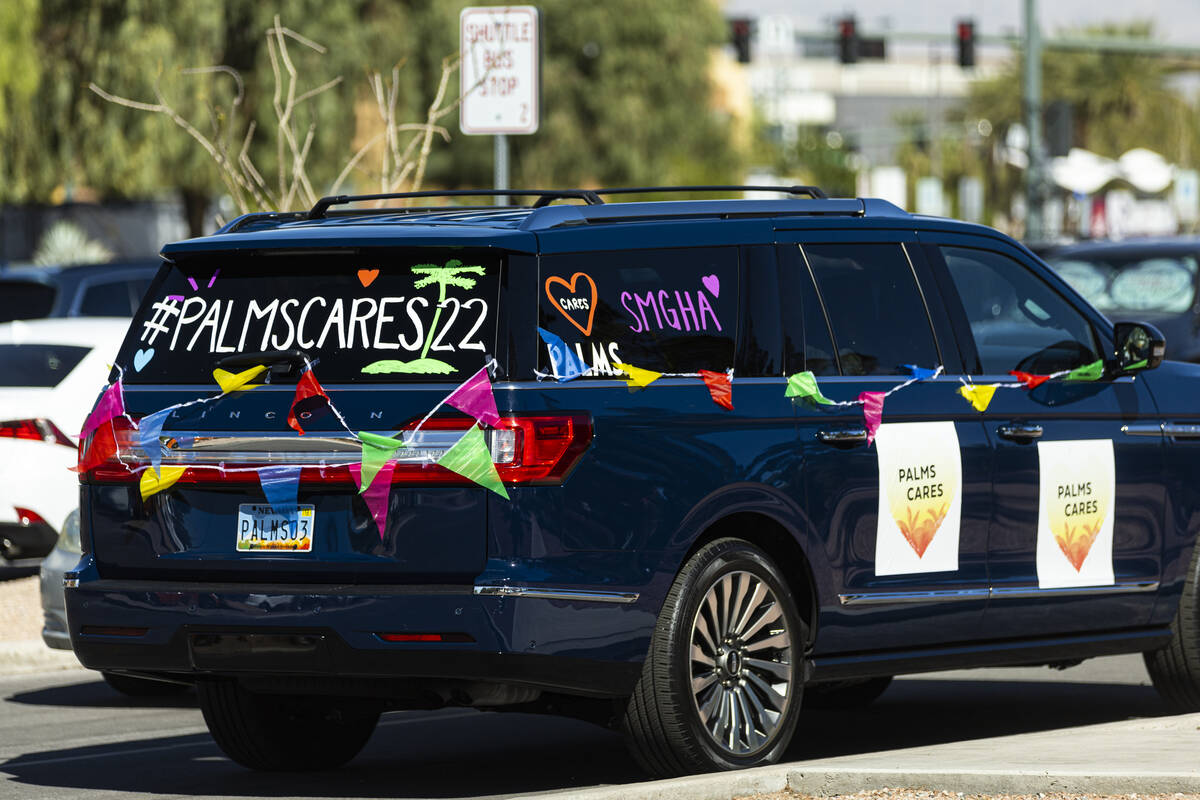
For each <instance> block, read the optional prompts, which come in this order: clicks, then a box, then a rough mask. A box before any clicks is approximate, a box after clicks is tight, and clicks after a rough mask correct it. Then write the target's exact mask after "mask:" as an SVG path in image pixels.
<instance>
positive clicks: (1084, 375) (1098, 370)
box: [1063, 360, 1104, 381]
mask: <svg viewBox="0 0 1200 800" xmlns="http://www.w3.org/2000/svg"><path fill="white" fill-rule="evenodd" d="M1103 377H1104V361H1103V360H1099V361H1093V362H1092V363H1090V364H1084V365H1083V366H1082V367H1076V368H1075V369H1073V370H1071V371H1070V372H1068V373H1067V376H1066V377H1065V378H1064V379H1063V380H1068V381H1098V380H1100V379H1101V378H1103Z"/></svg>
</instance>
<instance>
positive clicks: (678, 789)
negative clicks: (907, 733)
mask: <svg viewBox="0 0 1200 800" xmlns="http://www.w3.org/2000/svg"><path fill="white" fill-rule="evenodd" d="M885 788H890V789H927V790H933V791H947V792H962V793H963V794H991V795H997V794H1037V793H1038V792H1063V793H1070V794H1097V795H1129V794H1134V793H1137V794H1174V793H1176V792H1182V793H1187V794H1191V793H1200V771H1198V772H1188V773H1182V774H1168V773H1159V772H1137V773H1130V774H1117V773H1112V774H1099V775H1097V774H1089V773H1085V772H1067V771H1059V772H1044V771H1043V772H1039V771H1036V770H978V771H974V772H962V771H955V770H945V771H942V770H917V771H906V770H892V769H854V768H846V767H841V768H836V767H832V768H831V767H796V766H793V765H788V764H784V765H776V766H772V767H759V768H757V769H748V770H740V771H737V772H719V773H713V774H709V775H692V776H689V777H686V778H676V779H672V780H661V781H648V782H646V783H629V784H624V785H616V786H597V787H595V788H592V789H573V790H569V791H554V792H547V793H544V794H542V793H539V794H537V795H535V796H537V797H542V798H551V797H571V798H573V799H577V800H733V798H740V797H749V796H752V795H756V794H765V793H768V792H779V791H783V790H784V789H791V790H792V791H794V792H798V793H800V794H806V795H813V796H816V797H829V796H832V795H841V794H854V793H855V792H862V791H872V790H878V789H885Z"/></svg>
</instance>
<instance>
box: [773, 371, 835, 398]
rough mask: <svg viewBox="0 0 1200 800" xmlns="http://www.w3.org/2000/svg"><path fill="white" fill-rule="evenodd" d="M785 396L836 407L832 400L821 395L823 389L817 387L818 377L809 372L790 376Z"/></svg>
mask: <svg viewBox="0 0 1200 800" xmlns="http://www.w3.org/2000/svg"><path fill="white" fill-rule="evenodd" d="M783 396H784V397H791V398H793V399H796V400H812V401H813V402H814V403H820V404H821V405H826V406H831V405H834V402H833V401H832V400H830V399H829V398H828V397H826V396H825V395H823V394H821V389H820V387H818V386H817V376H816V375H813V374H812V373H811V372H809V371H805V372H797V373H796V374H795V375H792V376H790V377H789V378H788V382H787V389H785V390H784V392H783Z"/></svg>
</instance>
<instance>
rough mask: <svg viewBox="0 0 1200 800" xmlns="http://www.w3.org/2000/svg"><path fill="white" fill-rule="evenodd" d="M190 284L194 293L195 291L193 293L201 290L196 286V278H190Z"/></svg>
mask: <svg viewBox="0 0 1200 800" xmlns="http://www.w3.org/2000/svg"><path fill="white" fill-rule="evenodd" d="M188 283H190V284H191V285H192V291H193V292H194V291H196V290H197V289H199V288H200V287H199V286H197V285H196V279H195V278H188Z"/></svg>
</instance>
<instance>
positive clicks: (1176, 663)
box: [1143, 545, 1200, 713]
mask: <svg viewBox="0 0 1200 800" xmlns="http://www.w3.org/2000/svg"><path fill="white" fill-rule="evenodd" d="M1198 572H1200V545H1198V546H1197V547H1196V548H1195V550H1194V551H1193V552H1192V562H1191V564H1190V565H1189V566H1188V575H1187V580H1186V581H1185V582H1184V584H1183V594H1182V596H1181V597H1180V598H1179V609H1178V610H1177V611H1176V612H1175V619H1174V620H1173V621H1172V622H1171V640H1170V642H1168V643H1167V645H1166V647H1163V648H1162V649H1160V650H1151V651H1148V652H1146V653H1143V658H1144V659H1145V660H1146V671H1147V672H1149V673H1150V680H1151V681H1152V682H1153V683H1154V688H1155V689H1157V690H1158V693H1159V695H1160V696H1161V697H1162V699H1163V700H1165V701H1166V702H1167V705H1169V706H1170V707H1171V708H1172V709H1173V710H1174V711H1176V712H1181V713H1183V712H1192V711H1200V592H1198V591H1197V582H1198V581H1200V575H1198V574H1197V573H1198Z"/></svg>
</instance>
